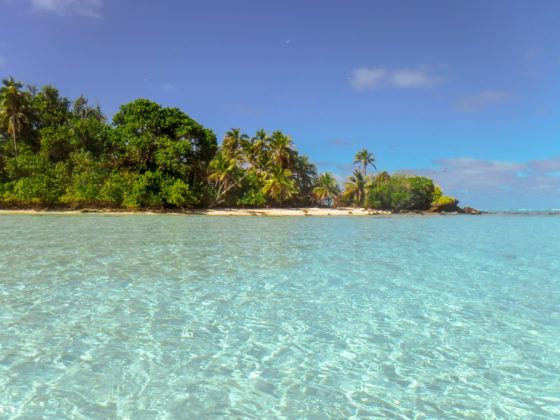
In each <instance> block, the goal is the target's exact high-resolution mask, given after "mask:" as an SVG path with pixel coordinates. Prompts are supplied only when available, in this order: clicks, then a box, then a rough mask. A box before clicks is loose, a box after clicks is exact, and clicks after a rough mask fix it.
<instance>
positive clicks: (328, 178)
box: [313, 172, 340, 205]
mask: <svg viewBox="0 0 560 420" xmlns="http://www.w3.org/2000/svg"><path fill="white" fill-rule="evenodd" d="M338 194H340V188H339V187H338V183H337V182H336V179H335V178H334V176H332V174H330V173H329V172H325V173H324V174H321V176H319V179H317V183H316V185H315V188H313V195H314V196H315V198H316V199H317V201H319V203H320V204H324V203H328V205H331V204H332V202H333V200H334V199H335V198H336V196H338Z"/></svg>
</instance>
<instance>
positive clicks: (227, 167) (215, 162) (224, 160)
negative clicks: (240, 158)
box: [208, 152, 242, 206]
mask: <svg viewBox="0 0 560 420" xmlns="http://www.w3.org/2000/svg"><path fill="white" fill-rule="evenodd" d="M208 169H209V175H208V181H209V182H210V183H211V184H213V185H214V186H215V187H216V197H215V199H214V202H213V203H212V204H211V206H215V205H216V204H220V203H222V202H224V201H225V197H226V194H227V193H228V192H229V191H231V189H232V188H234V187H235V186H236V185H238V184H239V181H240V174H239V172H240V168H239V167H238V166H237V162H236V160H235V159H233V158H230V157H228V156H226V154H225V153H223V152H218V153H217V154H216V156H214V159H212V160H211V161H210V164H209V165H208ZM241 179H242V178H241Z"/></svg>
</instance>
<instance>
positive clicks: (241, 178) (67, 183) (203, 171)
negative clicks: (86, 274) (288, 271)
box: [0, 78, 456, 210]
mask: <svg viewBox="0 0 560 420" xmlns="http://www.w3.org/2000/svg"><path fill="white" fill-rule="evenodd" d="M375 162H376V159H375V157H374V155H373V154H372V153H370V152H369V151H368V150H366V149H363V150H361V151H359V152H358V153H357V154H356V157H355V162H354V163H355V164H356V165H357V166H358V169H356V171H355V172H354V174H353V175H352V176H351V177H350V178H349V179H348V181H347V182H346V183H345V189H344V191H343V192H341V190H340V188H339V186H338V183H337V181H336V178H335V177H334V176H333V175H332V174H330V173H324V174H321V175H318V174H317V171H316V168H315V166H314V165H313V164H312V163H310V162H309V160H308V158H307V157H306V156H303V155H301V154H300V153H298V151H297V150H296V149H295V147H294V144H293V142H292V139H291V138H290V137H288V136H287V135H285V134H284V133H282V132H281V131H273V132H272V133H270V134H269V133H267V132H266V131H264V130H259V131H258V132H256V133H255V135H254V136H253V137H249V136H248V135H246V134H244V133H242V132H241V130H240V129H238V128H235V129H232V130H230V131H228V132H227V133H226V135H225V137H224V139H223V141H222V143H221V146H218V142H217V140H216V136H215V135H214V133H213V132H212V131H211V130H210V129H208V128H205V127H203V126H202V125H201V124H199V123H198V122H196V121H195V120H193V119H192V118H190V117H189V116H188V115H187V114H185V113H184V112H183V111H181V110H180V109H178V108H165V107H162V106H160V105H158V104H156V103H154V102H151V101H149V100H147V99H137V100H135V101H133V102H130V103H128V104H125V105H123V106H121V108H120V109H119V111H118V112H117V113H116V114H115V115H114V117H113V119H112V121H111V122H108V121H107V120H106V118H105V116H104V115H103V114H102V112H101V110H100V109H99V107H98V106H91V105H89V104H88V101H87V100H86V99H85V98H84V97H79V98H78V99H76V100H74V101H71V100H70V99H68V98H65V97H62V96H60V94H59V92H58V90H57V89H56V88H54V87H52V86H44V87H42V88H40V89H38V88H35V87H32V86H28V87H24V85H23V84H21V83H19V82H17V81H15V80H14V79H13V78H10V79H4V80H3V82H2V86H1V87H0V205H2V206H4V207H41V208H45V207H71V208H84V207H94V208H95V207H98V208H100V207H103V208H127V209H147V208H150V209H165V208H193V207H212V206H234V207H262V206H271V205H275V206H294V205H299V206H307V205H311V204H319V205H326V206H338V205H354V206H364V205H365V206H367V207H370V208H376V209H389V210H414V209H418V210H425V209H428V208H430V206H431V205H432V204H434V205H435V206H441V207H442V208H443V207H445V206H447V205H451V204H452V203H455V205H456V200H455V199H453V198H451V197H446V196H443V193H442V192H441V190H440V189H439V188H438V187H436V186H434V184H433V182H432V181H431V180H429V179H427V178H422V177H403V176H393V177H391V176H389V174H387V173H385V172H383V173H381V174H378V175H375V176H372V175H368V172H367V169H368V166H371V167H372V168H374V169H375V170H376V171H377V168H376V166H375Z"/></svg>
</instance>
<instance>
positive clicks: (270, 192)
mask: <svg viewBox="0 0 560 420" xmlns="http://www.w3.org/2000/svg"><path fill="white" fill-rule="evenodd" d="M262 192H263V194H265V195H267V196H269V197H270V198H271V199H272V200H273V201H275V202H277V203H282V202H284V201H286V200H288V199H290V198H292V197H293V196H294V195H295V194H296V192H297V187H296V184H295V182H294V180H293V178H292V171H290V170H289V169H283V168H282V167H280V166H274V167H273V168H272V170H270V171H269V172H268V173H267V174H266V175H265V177H264V185H263V188H262Z"/></svg>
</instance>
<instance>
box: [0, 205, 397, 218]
mask: <svg viewBox="0 0 560 420" xmlns="http://www.w3.org/2000/svg"><path fill="white" fill-rule="evenodd" d="M80 214H98V215H107V216H130V215H166V214H167V215H199V216H390V215H393V214H394V213H391V212H390V211H383V210H368V209H364V208H353V207H341V208H320V207H290V208H257V209H238V208H216V209H193V210H176V211H174V210H161V211H160V210H137V211H131V210H118V209H52V210H51V209H0V216H1V215H80Z"/></svg>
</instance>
